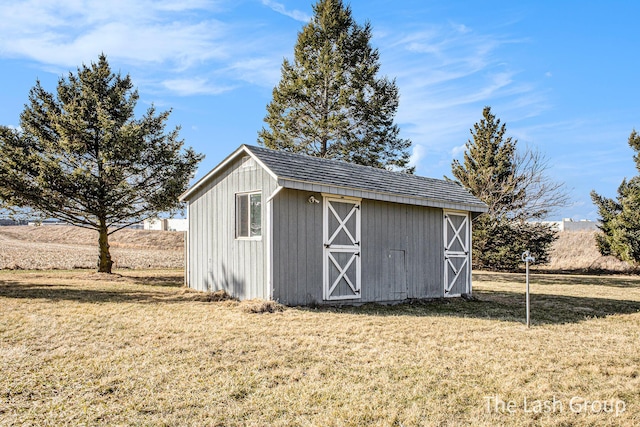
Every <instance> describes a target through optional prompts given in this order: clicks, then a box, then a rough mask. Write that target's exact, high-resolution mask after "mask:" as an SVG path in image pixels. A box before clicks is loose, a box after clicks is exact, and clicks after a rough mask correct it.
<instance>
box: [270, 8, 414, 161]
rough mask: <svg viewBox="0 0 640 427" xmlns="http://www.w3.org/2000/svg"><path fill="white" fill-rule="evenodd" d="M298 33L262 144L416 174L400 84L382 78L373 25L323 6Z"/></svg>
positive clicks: (275, 91)
mask: <svg viewBox="0 0 640 427" xmlns="http://www.w3.org/2000/svg"><path fill="white" fill-rule="evenodd" d="M313 10H314V16H313V18H312V20H311V22H310V23H309V24H307V25H305V26H304V28H303V29H302V31H301V32H300V33H299V34H298V41H297V43H296V46H295V52H294V60H293V63H291V62H289V61H288V60H287V59H285V60H284V62H283V64H282V70H281V71H282V78H281V80H280V83H279V84H278V86H276V87H275V88H274V89H273V100H272V101H271V103H270V104H269V105H268V106H267V115H266V117H265V119H264V121H265V122H266V124H267V125H268V127H266V128H263V129H262V130H261V131H260V132H259V134H258V142H259V143H260V144H263V145H265V146H266V147H269V148H274V149H281V150H286V151H291V152H299V153H304V154H308V155H313V156H318V157H327V158H335V159H340V160H344V161H347V162H352V163H358V164H363V165H368V166H374V167H378V168H390V169H396V170H405V171H408V172H413V168H409V167H408V164H409V156H410V155H409V152H408V150H409V148H410V146H411V141H410V140H408V139H402V138H400V137H399V128H398V126H397V125H395V124H394V123H393V120H394V117H395V114H396V110H397V108H398V100H399V94H398V88H397V86H396V83H395V80H389V79H388V78H386V77H377V74H378V71H379V69H380V64H379V59H380V55H379V53H378V50H377V49H373V48H372V47H371V45H370V43H369V42H370V40H371V31H372V30H371V25H370V24H369V23H366V24H365V25H364V26H360V25H358V24H357V23H356V22H355V21H354V19H353V17H352V14H351V8H350V7H349V6H345V5H344V4H343V3H342V1H341V0H320V1H318V3H316V4H315V6H314V7H313Z"/></svg>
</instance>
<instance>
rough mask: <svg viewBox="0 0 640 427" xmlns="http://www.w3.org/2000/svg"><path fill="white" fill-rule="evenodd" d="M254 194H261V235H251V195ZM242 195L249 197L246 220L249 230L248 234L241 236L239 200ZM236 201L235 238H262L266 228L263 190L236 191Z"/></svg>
mask: <svg viewBox="0 0 640 427" xmlns="http://www.w3.org/2000/svg"><path fill="white" fill-rule="evenodd" d="M254 195H259V196H260V235H259V236H251V196H254ZM242 196H246V197H247V218H245V221H247V230H248V232H249V235H248V236H240V227H239V225H240V220H241V219H240V217H239V215H240V212H239V209H238V205H239V203H238V200H239V198H240V197H242ZM234 203H235V229H234V233H235V238H236V240H262V234H263V230H264V218H263V217H264V210H263V209H262V206H263V203H262V191H260V190H257V191H247V192H242V193H236V194H235V196H234Z"/></svg>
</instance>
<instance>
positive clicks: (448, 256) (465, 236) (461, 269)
mask: <svg viewBox="0 0 640 427" xmlns="http://www.w3.org/2000/svg"><path fill="white" fill-rule="evenodd" d="M450 216H458V217H464V219H463V220H462V223H460V225H459V226H457V227H456V226H455V225H454V224H453V222H451V220H450V218H449V217H450ZM449 228H451V230H452V231H453V235H450V234H449ZM442 234H443V241H444V281H443V282H444V283H443V285H444V292H443V295H444V296H445V297H456V296H460V293H456V294H452V293H451V289H453V287H454V286H455V285H456V283H458V281H459V280H460V279H462V280H464V291H463V292H464V293H470V292H471V220H470V218H469V212H465V211H454V210H443V232H442ZM456 241H457V242H458V243H459V244H460V248H461V249H459V250H454V249H452V246H453V245H454V243H456ZM453 259H458V260H460V259H462V264H460V265H459V266H458V267H456V265H455V264H454V263H453V262H452V260H453ZM450 270H451V272H452V273H453V277H452V276H451V275H449V271H450Z"/></svg>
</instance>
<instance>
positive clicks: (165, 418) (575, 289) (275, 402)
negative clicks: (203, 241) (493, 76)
mask: <svg viewBox="0 0 640 427" xmlns="http://www.w3.org/2000/svg"><path fill="white" fill-rule="evenodd" d="M181 283H182V273H181V271H180V270H160V271H127V272H124V273H123V276H111V277H109V276H107V275H102V274H98V273H93V272H86V271H44V272H28V271H6V270H5V271H0V307H2V315H1V316H0V372H2V375H1V376H0V425H194V426H195V425H225V426H234V425H238V426H239V425H256V426H262V425H273V426H290V425H326V426H338V425H341V426H363V425H378V426H392V425H397V426H400V425H402V426H418V425H447V426H466V425H474V426H495V425H509V426H530V425H548V426H554V425H555V426H569V425H598V426H614V425H640V352H638V343H639V342H640V312H639V311H640V278H637V277H633V276H625V277H622V276H606V277H602V276H571V275H552V274H544V275H533V278H532V292H533V294H532V299H531V305H532V324H533V327H532V328H531V329H529V330H527V329H526V327H525V325H524V324H523V322H524V296H523V291H524V277H523V276H522V275H518V274H496V273H479V274H476V275H475V276H474V286H475V289H474V295H475V296H476V298H477V299H476V300H472V301H466V300H463V299H455V300H445V301H439V302H433V303H422V304H413V305H399V306H391V307H384V306H375V305H368V306H363V307H359V308H348V309H347V308H345V309H337V308H333V309H310V308H287V309H282V310H281V311H276V312H274V313H262V314H256V313H252V311H261V310H259V308H260V307H261V305H260V303H256V302H242V303H238V302H235V301H223V302H207V299H208V297H207V295H206V294H201V293H197V292H193V291H189V290H187V289H185V288H182V287H180V284H181ZM256 307H257V308H258V310H256ZM496 400H498V401H500V402H513V405H512V406H509V409H507V407H506V406H505V405H503V406H501V405H500V404H498V405H497V406H496V405H495V402H496ZM536 402H538V403H536ZM545 402H547V403H549V402H556V403H553V405H554V406H552V407H551V406H550V407H545V406H543V405H544V404H545ZM587 402H588V403H587ZM536 408H537V409H536ZM545 408H546V409H545ZM616 412H617V413H616Z"/></svg>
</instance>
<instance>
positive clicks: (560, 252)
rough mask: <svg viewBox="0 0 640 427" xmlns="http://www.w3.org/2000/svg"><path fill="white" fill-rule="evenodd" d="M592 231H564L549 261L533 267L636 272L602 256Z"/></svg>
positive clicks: (616, 260)
mask: <svg viewBox="0 0 640 427" xmlns="http://www.w3.org/2000/svg"><path fill="white" fill-rule="evenodd" d="M594 234H595V233H594V232H593V231H564V232H561V233H560V237H559V239H558V240H557V241H556V242H555V243H554V245H553V249H552V251H551V261H550V263H549V264H547V265H544V266H539V267H538V266H535V267H534V268H535V269H539V270H542V271H558V272H559V271H574V272H601V271H602V272H607V271H609V272H620V273H632V272H638V269H637V268H634V267H632V266H631V265H629V264H628V263H626V262H623V261H620V260H618V259H616V258H615V257H612V256H606V257H605V256H602V255H600V252H598V249H597V247H596V240H595V238H594Z"/></svg>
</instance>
